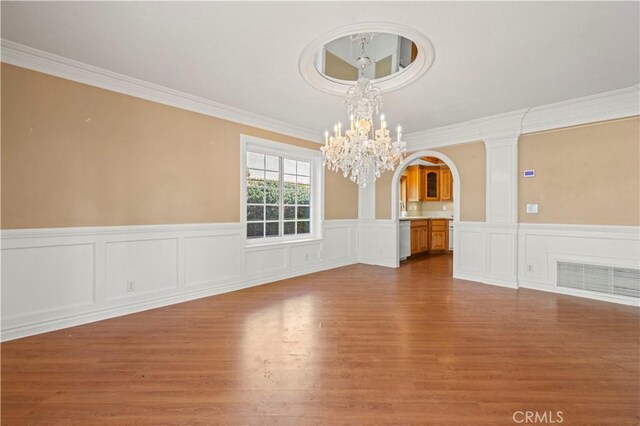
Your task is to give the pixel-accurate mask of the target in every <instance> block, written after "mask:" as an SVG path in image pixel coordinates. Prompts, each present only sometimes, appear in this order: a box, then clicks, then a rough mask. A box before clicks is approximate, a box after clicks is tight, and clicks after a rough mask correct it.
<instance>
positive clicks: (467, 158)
mask: <svg viewBox="0 0 640 426" xmlns="http://www.w3.org/2000/svg"><path fill="white" fill-rule="evenodd" d="M434 151H439V152H441V153H443V154H444V155H446V156H447V157H449V158H451V161H453V163H454V164H455V165H456V168H457V169H458V173H459V174H460V220H461V221H469V222H484V221H485V217H486V201H487V200H486V174H487V173H486V169H487V167H486V166H487V160H486V155H487V154H486V150H485V147H484V142H482V141H478V142H471V143H466V144H462V145H453V146H449V147H445V148H435V149H434Z"/></svg>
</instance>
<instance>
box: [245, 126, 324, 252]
mask: <svg viewBox="0 0 640 426" xmlns="http://www.w3.org/2000/svg"><path fill="white" fill-rule="evenodd" d="M251 150H253V151H255V152H260V153H263V154H268V155H273V156H277V157H286V158H288V159H292V160H300V161H307V162H309V163H310V164H311V235H309V236H304V237H302V239H318V238H322V226H321V224H322V220H323V219H324V167H322V157H321V155H320V151H319V150H313V149H309V148H303V147H299V146H295V145H289V144H285V143H280V142H275V141H270V140H267V139H262V138H258V137H255V136H249V135H242V134H241V135H240V223H241V225H242V226H243V227H244V229H245V231H246V225H247V221H246V209H247V202H246V200H247V164H246V160H245V159H246V155H247V151H251ZM281 172H282V171H281ZM245 238H246V232H245ZM300 239H301V237H298V236H292V237H278V238H268V239H264V238H263V239H255V240H246V244H247V245H262V244H273V243H280V242H283V241H295V240H300Z"/></svg>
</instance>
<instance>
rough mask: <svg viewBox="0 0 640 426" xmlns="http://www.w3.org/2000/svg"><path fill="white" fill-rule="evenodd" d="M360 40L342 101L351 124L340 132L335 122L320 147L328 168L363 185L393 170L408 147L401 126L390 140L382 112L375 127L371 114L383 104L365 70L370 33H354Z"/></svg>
mask: <svg viewBox="0 0 640 426" xmlns="http://www.w3.org/2000/svg"><path fill="white" fill-rule="evenodd" d="M355 37H357V39H359V40H360V56H359V57H358V59H357V62H358V65H359V67H360V70H359V76H358V81H357V82H356V84H355V85H353V86H351V87H349V90H347V94H346V96H345V99H344V102H345V104H346V106H347V113H348V114H349V115H350V122H351V125H350V128H349V129H347V130H346V131H344V132H343V130H342V123H338V124H336V125H335V126H334V128H333V131H334V135H333V136H329V132H325V134H324V137H325V140H324V146H323V147H321V148H320V151H322V158H323V162H324V164H325V165H326V166H327V167H328V168H329V170H333V171H338V169H340V170H342V174H343V175H344V177H345V178H346V177H347V176H349V175H351V176H350V179H351V180H352V181H353V182H355V183H356V184H358V185H360V187H362V188H364V187H366V186H367V184H369V183H370V181H371V179H372V178H373V180H375V179H376V178H379V177H380V175H381V174H382V173H383V172H384V171H385V170H393V169H394V168H395V166H396V165H397V164H398V163H399V162H400V161H401V160H402V158H403V157H404V153H405V152H406V151H407V149H406V144H405V142H404V141H402V139H401V138H402V132H401V128H400V126H398V129H397V136H396V140H395V141H392V140H391V137H390V136H389V130H388V129H387V122H386V121H385V120H384V115H380V128H379V129H374V125H373V114H374V113H375V114H376V115H377V114H378V112H379V110H380V108H381V107H382V95H381V94H380V89H379V88H377V87H374V86H373V84H371V81H369V79H368V78H366V77H365V74H364V70H365V68H366V67H367V66H368V65H370V64H371V58H369V57H368V56H367V54H366V53H365V45H366V44H367V43H368V42H369V40H371V37H372V34H357V35H356V36H355Z"/></svg>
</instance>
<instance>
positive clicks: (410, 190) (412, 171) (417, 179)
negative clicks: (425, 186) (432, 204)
mask: <svg viewBox="0 0 640 426" xmlns="http://www.w3.org/2000/svg"><path fill="white" fill-rule="evenodd" d="M422 182H423V179H422V176H421V167H420V166H409V167H407V201H408V202H415V201H422V197H423V190H422Z"/></svg>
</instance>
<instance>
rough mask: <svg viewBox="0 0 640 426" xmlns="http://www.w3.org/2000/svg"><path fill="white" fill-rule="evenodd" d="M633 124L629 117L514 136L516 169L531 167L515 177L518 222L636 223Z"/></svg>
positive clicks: (637, 140)
mask: <svg viewBox="0 0 640 426" xmlns="http://www.w3.org/2000/svg"><path fill="white" fill-rule="evenodd" d="M639 129H640V120H639V119H638V117H634V118H630V119H625V120H618V121H611V122H604V123H595V124H591V125H587V126H581V127H574V128H567V129H561V130H556V131H550V132H544V133H537V134H531V135H524V136H522V137H520V140H519V141H518V154H519V170H520V173H522V170H525V169H534V170H535V171H536V176H535V177H534V178H526V179H525V178H523V177H520V181H519V196H518V199H519V217H520V222H525V223H573V224H601V225H638V224H639V216H640V175H639V173H640V132H639ZM528 203H535V204H538V205H539V213H538V214H527V213H526V205H527V204H528Z"/></svg>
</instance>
